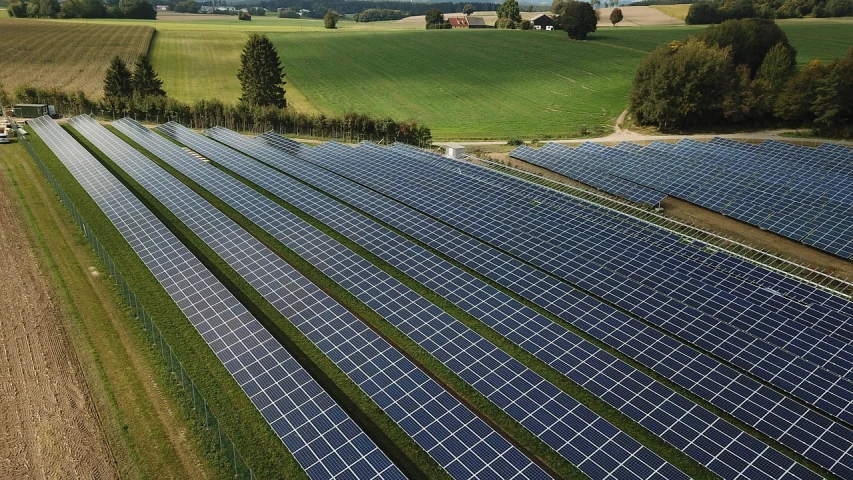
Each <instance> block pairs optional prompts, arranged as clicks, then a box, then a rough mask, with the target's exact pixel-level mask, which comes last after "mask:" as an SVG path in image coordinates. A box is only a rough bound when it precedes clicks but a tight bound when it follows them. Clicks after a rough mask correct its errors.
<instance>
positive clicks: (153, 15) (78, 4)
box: [6, 0, 157, 20]
mask: <svg viewBox="0 0 853 480" xmlns="http://www.w3.org/2000/svg"><path fill="white" fill-rule="evenodd" d="M6 12H7V13H8V14H9V16H10V17H16V18H134V19H141V20H156V19H157V11H156V10H155V9H154V6H153V5H152V4H151V3H150V2H148V1H147V0H107V2H106V3H105V2H103V1H101V0H66V1H65V2H63V3H62V4H61V5H60V3H59V2H58V1H57V0H29V1H26V0H17V1H15V2H12V3H10V4H9V5H8V6H7V8H6Z"/></svg>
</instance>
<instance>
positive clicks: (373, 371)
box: [70, 116, 547, 478]
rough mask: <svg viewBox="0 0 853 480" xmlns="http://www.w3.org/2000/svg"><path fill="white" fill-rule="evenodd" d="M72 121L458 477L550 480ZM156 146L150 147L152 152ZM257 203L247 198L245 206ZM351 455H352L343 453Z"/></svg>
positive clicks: (160, 180)
mask: <svg viewBox="0 0 853 480" xmlns="http://www.w3.org/2000/svg"><path fill="white" fill-rule="evenodd" d="M70 123H71V124H72V125H73V126H74V127H75V128H77V129H78V130H79V131H80V132H81V133H82V134H83V135H84V136H86V138H87V139H89V140H90V141H91V142H92V143H93V144H94V145H95V146H96V147H98V148H99V149H100V150H101V151H103V152H104V153H105V154H106V155H107V156H109V157H110V158H111V159H112V160H113V161H114V162H116V164H117V165H118V166H119V167H120V168H122V170H124V171H125V172H127V173H128V174H129V175H130V176H132V177H133V178H134V180H136V181H137V182H139V184H140V185H141V186H142V187H143V188H145V189H146V190H148V191H149V192H150V193H151V194H152V195H153V196H154V197H155V198H157V200H159V201H160V202H161V203H162V204H163V205H164V206H166V208H168V209H169V210H170V211H171V212H172V213H174V214H175V216H176V217H177V218H178V219H179V220H180V221H182V222H183V223H184V224H185V225H187V226H188V227H189V228H190V229H192V231H193V232H194V233H195V234H196V235H198V236H199V238H201V239H202V240H203V241H204V242H205V243H207V244H208V245H209V246H210V247H211V248H212V249H213V250H214V251H215V252H216V253H217V254H218V255H220V256H221V257H222V258H223V259H224V260H225V261H226V262H227V263H228V264H229V265H231V266H232V268H234V270H235V271H237V272H238V273H239V274H240V275H241V276H242V277H243V278H244V279H246V281H247V282H249V284H251V285H252V286H253V287H254V288H255V289H256V290H257V291H258V292H259V293H261V294H262V295H263V296H264V298H266V299H267V300H268V301H269V302H270V303H271V304H272V305H273V306H274V307H276V308H277V309H278V310H279V311H280V312H281V313H282V314H283V315H285V316H286V317H287V318H288V319H289V320H290V321H291V322H293V323H294V325H296V326H297V327H298V328H299V329H300V330H301V331H302V332H303V333H304V334H305V335H306V336H307V337H308V338H309V339H310V340H312V341H313V342H315V344H316V345H317V346H318V347H319V348H320V349H321V350H322V351H323V352H324V353H326V355H328V356H329V358H330V359H331V360H332V361H333V362H335V363H336V364H337V365H338V366H339V367H340V368H341V369H342V370H343V371H344V373H346V374H347V375H348V376H349V377H350V379H352V380H353V382H355V384H356V385H358V386H359V387H360V388H361V389H362V390H363V391H364V392H365V393H366V394H367V395H368V396H370V397H371V398H372V399H374V401H376V403H377V404H378V405H379V406H380V407H381V408H382V409H383V410H384V411H385V412H386V413H387V414H388V415H389V416H390V417H391V418H392V419H393V420H395V421H396V422H397V423H398V424H399V425H400V426H401V427H402V428H403V430H404V431H406V433H408V434H409V435H411V436H412V438H413V439H415V441H416V442H418V443H419V444H420V445H421V446H422V447H423V448H424V450H426V451H427V452H428V453H429V454H430V455H431V456H432V457H433V458H434V459H435V460H436V461H437V462H438V463H439V464H440V465H441V466H442V467H444V468H445V469H446V470H447V471H448V473H450V474H451V475H453V476H454V477H456V478H546V477H547V475H546V474H545V472H544V471H542V470H541V468H539V467H538V466H537V465H536V464H535V463H533V462H532V461H531V460H530V459H529V458H527V457H526V456H525V455H524V454H522V453H521V452H520V451H519V450H518V449H517V448H515V447H514V446H512V445H511V444H510V443H509V442H508V441H507V440H506V439H504V438H503V437H502V436H501V435H500V434H498V433H497V432H495V431H494V430H493V429H492V428H491V427H489V426H488V425H487V424H486V423H485V422H484V421H483V420H482V419H480V418H478V417H477V416H475V415H474V414H473V413H472V412H471V411H470V410H469V409H468V408H466V407H465V406H463V405H462V404H461V403H460V402H459V401H458V400H457V399H456V398H454V397H453V396H452V395H451V394H450V393H448V392H447V391H446V390H444V389H443V388H442V387H441V386H440V385H439V384H438V383H437V382H436V381H435V380H433V379H432V378H430V377H429V376H428V375H427V374H426V373H424V372H423V371H422V370H421V369H419V368H418V367H416V366H415V365H414V364H413V363H412V362H411V361H410V360H408V359H407V358H406V357H404V356H403V355H402V354H401V353H400V352H398V351H397V350H396V349H394V348H393V347H392V346H391V345H390V344H388V342H387V341H385V340H384V339H383V338H381V337H380V336H379V335H378V334H377V333H376V332H374V331H373V330H372V329H370V328H369V327H367V326H366V325H365V324H364V323H362V322H361V321H360V320H358V318H356V317H355V315H353V314H352V313H350V312H349V311H348V310H346V309H345V308H344V307H342V306H341V305H340V304H338V303H337V302H335V301H334V300H333V299H332V298H331V297H329V296H328V295H327V294H326V293H324V292H323V291H322V290H321V289H320V288H318V287H317V286H315V285H314V284H312V283H311V282H310V281H309V280H307V279H306V278H305V277H303V276H302V275H301V274H300V273H299V272H297V271H296V270H295V269H294V268H293V267H291V266H290V265H289V264H287V263H286V262H285V261H284V260H282V259H281V258H280V257H278V256H277V255H276V254H275V253H274V252H272V251H270V250H269V249H268V248H267V247H265V246H264V245H263V244H262V243H261V242H260V241H258V240H257V239H255V238H254V237H252V236H251V235H250V234H249V233H248V232H246V231H245V230H243V229H242V228H241V227H240V226H239V225H237V224H236V223H235V222H234V221H232V220H231V219H229V218H228V217H227V216H226V215H225V214H224V213H222V212H220V211H219V210H217V209H216V208H215V207H214V206H213V205H211V204H210V203H208V202H207V201H205V200H204V199H203V198H201V197H200V196H199V195H198V194H196V193H195V192H193V191H192V190H191V189H190V188H189V187H188V186H186V185H184V184H183V183H181V182H180V181H179V180H178V179H176V178H175V177H173V176H171V175H170V174H169V173H168V172H166V171H165V170H163V169H162V168H160V167H159V166H157V165H156V164H154V163H153V162H151V161H149V160H148V159H147V158H146V157H145V156H143V155H142V154H141V153H139V152H137V151H136V150H134V149H133V148H132V147H130V146H129V145H127V144H126V143H124V142H122V141H121V140H120V139H118V137H116V136H115V135H113V134H112V133H111V132H109V131H108V130H106V129H105V128H104V127H102V126H101V125H99V124H98V123H97V122H95V121H94V120H92V119H91V118H89V117H86V116H77V117H74V118H72V119H71V120H70ZM143 128H144V127H143ZM150 135H154V134H150ZM155 136H156V135H155ZM151 138H153V137H149V138H148V139H143V138H140V140H150V139H151ZM159 140H160V141H161V144H160V146H159V148H166V147H168V149H170V150H171V155H170V156H169V157H168V158H169V160H171V161H174V160H175V159H176V158H183V159H184V161H183V162H182V163H180V165H183V166H184V167H187V166H189V167H190V170H192V169H193V168H195V169H197V170H198V171H204V170H206V171H207V172H210V173H213V174H216V173H218V174H219V175H221V176H223V177H225V179H226V180H230V181H231V182H236V183H237V184H240V185H242V184H241V183H240V182H239V181H237V180H236V179H234V178H232V177H229V176H228V175H226V174H224V173H222V172H221V171H219V170H217V169H216V168H214V167H212V166H210V165H208V164H206V163H204V162H202V161H200V160H199V159H197V158H195V157H193V156H192V155H189V154H187V153H186V152H184V151H183V150H181V149H179V148H178V147H176V146H175V145H173V144H170V143H169V142H168V141H166V140H165V139H163V138H160V139H159ZM162 142H165V145H164V144H163V143H162ZM152 143H153V142H151V141H145V143H143V145H146V146H150V145H151V144H152ZM152 148H153V147H152ZM159 148H158V150H159ZM184 170H187V168H184ZM243 187H244V189H246V190H248V191H249V193H251V192H253V191H252V190H251V189H249V188H248V187H245V185H243ZM244 193H245V192H244ZM255 193H256V192H255ZM261 198H263V197H262V196H261ZM254 200H256V198H254V197H252V196H247V197H242V200H241V202H242V203H248V202H250V201H254ZM273 205H274V204H273ZM294 218H295V217H294ZM297 220H298V219H297ZM306 240H307V241H306V242H305V244H304V247H303V250H304V249H305V248H315V249H317V250H321V251H324V250H325V245H324V243H323V241H322V239H319V238H313V239H312V238H307V239H306ZM312 243H313V245H312ZM329 449H330V447H327V450H329ZM319 453H325V454H328V453H329V452H327V451H324V452H319ZM343 453H346V452H345V450H342V451H341V452H339V453H338V454H343Z"/></svg>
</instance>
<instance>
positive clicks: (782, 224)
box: [510, 139, 853, 258]
mask: <svg viewBox="0 0 853 480" xmlns="http://www.w3.org/2000/svg"><path fill="white" fill-rule="evenodd" d="M510 155H511V156H514V157H515V158H518V159H520V160H524V161H526V162H528V163H532V164H534V165H538V166H541V167H544V168H548V169H551V170H553V171H555V172H558V173H562V174H565V175H568V176H570V177H572V178H576V179H578V180H580V181H584V180H583V178H582V177H583V176H584V174H586V172H590V171H594V172H596V175H598V176H603V175H612V176H614V177H618V178H623V179H626V180H628V181H632V182H636V183H637V184H640V185H645V186H647V187H650V188H654V189H656V190H660V191H662V192H666V193H668V194H671V195H674V196H677V197H680V198H682V199H685V200H687V201H690V202H693V203H696V204H698V205H701V206H703V207H706V208H710V209H712V210H715V211H718V212H721V213H724V214H726V215H729V216H732V217H734V218H737V219H739V220H742V221H745V222H748V223H751V224H754V225H758V226H761V227H762V228H766V229H769V230H772V231H774V232H776V233H778V234H780V235H784V236H787V237H789V238H792V239H794V240H798V241H803V242H804V243H807V244H809V245H813V246H815V247H817V248H820V249H823V250H826V251H828V252H831V253H834V254H836V255H839V256H841V257H844V258H850V257H851V256H852V255H853V225H851V222H850V221H849V218H850V215H845V214H844V211H845V209H847V208H849V207H851V206H853V175H851V174H850V167H849V164H850V161H849V158H850V156H849V149H844V148H843V147H837V146H827V147H823V148H818V149H814V148H806V147H798V146H793V145H787V144H784V143H781V142H773V141H768V142H764V143H762V144H761V145H760V146H757V147H756V146H746V147H742V146H740V145H739V144H737V142H732V141H730V140H723V139H714V140H712V141H711V142H708V143H702V142H696V141H693V140H689V139H688V140H682V141H679V142H678V143H677V144H675V145H668V144H663V143H661V142H654V143H652V144H651V145H648V146H646V147H644V148H641V149H637V148H636V147H626V146H625V145H619V146H617V147H614V148H610V147H604V146H601V145H595V144H590V143H587V144H583V145H581V146H580V147H578V148H575V149H568V148H566V147H562V146H559V145H557V144H550V143H549V144H546V146H544V147H542V148H541V149H539V150H533V149H530V148H528V147H520V148H519V149H516V150H515V151H513V152H511V153H510ZM605 189H606V188H605ZM821 215H824V217H823V221H817V219H818V218H820V217H821Z"/></svg>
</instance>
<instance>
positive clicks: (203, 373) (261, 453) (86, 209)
mask: <svg viewBox="0 0 853 480" xmlns="http://www.w3.org/2000/svg"><path fill="white" fill-rule="evenodd" d="M30 143H31V144H32V146H33V147H34V149H35V150H36V152H37V153H38V155H39V156H40V157H41V158H42V161H44V162H45V164H46V165H47V166H48V168H49V169H50V170H51V172H52V173H53V175H54V177H55V178H56V180H57V182H58V183H59V184H60V185H61V186H62V188H63V190H64V191H65V193H66V194H67V195H68V196H69V198H71V200H72V202H73V203H74V205H75V206H76V208H77V209H78V211H79V212H80V214H81V215H82V216H83V217H84V218H85V219H86V222H87V223H88V224H89V227H90V228H92V230H93V231H94V232H95V233H96V235H97V236H98V238H99V240H100V241H101V243H102V244H103V245H104V246H105V247H106V248H107V249H108V250H109V254H110V257H111V258H112V260H113V262H114V263H115V264H116V266H117V267H118V269H119V271H121V272H122V274H123V276H124V277H125V278H126V279H127V280H128V283H129V284H130V286H131V288H132V289H133V291H134V292H135V293H136V295H137V296H138V297H139V299H140V301H141V302H142V303H143V304H144V305H145V307H146V309H147V310H148V312H149V313H150V314H151V316H152V317H153V318H154V319H155V321H156V322H157V326H158V328H159V329H160V331H161V332H162V334H163V337H164V339H165V340H166V341H167V342H168V343H169V344H170V345H171V346H172V348H173V350H174V353H175V356H176V357H177V358H179V359H181V361H182V362H183V366H184V369H185V370H186V371H187V373H188V374H189V376H190V377H191V378H192V379H193V380H194V383H195V386H196V388H197V389H198V390H199V391H200V392H201V394H202V395H203V396H204V398H205V399H206V400H207V402H208V404H209V405H210V411H211V412H212V413H213V414H214V415H216V417H217V418H218V419H219V421H220V423H221V425H222V428H223V430H224V431H225V432H227V433H228V435H229V436H230V437H231V439H232V440H233V441H234V443H235V444H237V445H238V448H239V449H240V453H241V454H242V455H243V457H244V458H245V460H246V463H247V464H248V465H249V467H250V468H252V470H253V472H254V474H255V476H256V477H258V478H277V477H280V476H282V475H294V476H299V475H300V474H301V472H302V470H301V469H300V468H299V466H298V465H297V464H296V462H295V460H293V458H292V457H291V456H290V454H289V453H288V452H287V450H286V448H285V447H284V445H283V444H282V443H281V441H280V440H279V439H278V438H277V437H276V436H275V435H274V433H273V432H272V430H271V429H270V428H269V427H268V426H267V424H266V421H264V419H263V417H261V415H260V413H259V412H258V411H257V409H255V407H254V405H252V404H251V402H250V401H249V399H248V397H246V395H245V394H244V393H243V392H242V390H240V388H239V387H238V385H237V384H236V382H235V381H234V380H233V378H231V376H230V375H229V374H228V372H227V371H226V370H225V368H224V367H223V366H222V364H221V362H219V359H217V358H216V356H215V355H214V354H213V352H212V351H211V350H210V349H209V348H208V346H207V344H206V343H205V342H204V340H203V339H202V338H201V336H199V335H198V333H197V332H196V331H195V329H194V328H193V327H192V325H191V324H190V323H189V322H188V321H187V320H186V317H184V315H183V314H182V313H181V311H180V310H179V309H178V307H177V305H175V304H174V302H173V301H172V300H171V298H170V297H169V296H168V294H167V293H166V291H165V290H163V288H162V287H161V286H160V284H159V283H158V282H157V280H156V279H155V278H154V276H153V275H152V274H151V272H150V271H149V270H148V269H147V268H146V267H145V265H144V264H143V263H142V261H141V260H140V259H139V257H138V256H137V255H136V254H135V253H134V252H133V250H132V249H131V248H130V246H129V245H128V244H127V242H126V241H125V240H124V238H123V237H122V236H121V234H120V233H119V232H118V230H117V229H116V228H115V227H114V226H113V225H112V223H111V222H110V221H109V219H107V217H106V216H105V215H104V214H103V212H101V210H100V209H99V208H98V206H97V205H96V204H95V203H94V201H93V200H92V199H91V198H90V197H89V196H88V194H87V193H86V192H85V190H84V189H83V188H82V187H81V186H80V184H79V183H77V182H76V180H75V179H74V177H73V176H72V175H71V174H70V173H69V172H68V170H67V169H66V168H65V166H64V165H63V164H62V163H61V162H60V161H59V160H58V159H57V158H56V156H55V155H54V154H53V153H52V152H51V151H50V149H49V148H48V147H47V146H46V145H45V144H44V142H42V141H41V140H40V139H39V138H38V136H37V135H35V134H32V135H31V141H30ZM163 461H170V459H168V458H164V459H163ZM303 475H304V474H303Z"/></svg>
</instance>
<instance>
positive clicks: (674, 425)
mask: <svg viewBox="0 0 853 480" xmlns="http://www.w3.org/2000/svg"><path fill="white" fill-rule="evenodd" d="M207 134H208V135H209V136H210V137H211V138H214V139H217V140H219V141H221V142H223V143H225V144H226V145H229V146H231V147H233V148H236V149H237V150H240V151H242V152H243V153H246V154H248V155H252V156H253V157H254V158H257V159H259V160H261V161H264V162H268V163H275V164H279V163H281V162H278V161H277V160H284V159H283V158H282V155H281V153H280V152H279V151H278V150H275V149H272V148H271V147H267V146H264V145H260V144H258V143H256V142H251V141H249V140H248V139H246V138H245V137H242V136H240V135H238V134H236V133H234V132H232V131H230V130H226V129H223V128H215V129H212V130H208V132H207ZM313 151H314V150H312V151H309V152H308V153H307V154H308V155H311V153H313ZM341 155H345V153H342V154H341ZM342 160H347V157H343V158H342ZM294 161H295V160H294ZM224 166H226V167H227V168H229V169H232V170H233V171H234V172H235V173H237V174H239V175H240V176H242V177H244V178H246V179H248V180H250V181H252V182H254V183H256V184H258V185H259V186H261V187H264V188H265V189H266V190H268V191H270V192H272V193H274V194H276V195H278V196H279V197H281V198H282V199H284V200H286V201H287V202H289V203H291V204H293V205H294V206H296V207H297V208H300V209H301V210H303V211H304V212H306V213H308V214H310V215H312V216H314V217H315V218H317V219H319V220H320V221H323V222H324V223H326V224H327V225H329V226H331V227H333V228H335V229H336V230H338V231H339V232H340V233H342V234H344V235H347V236H349V237H350V238H351V239H353V240H354V241H356V242H357V243H359V244H360V245H361V246H364V247H365V248H367V249H368V250H371V251H373V252H374V253H375V254H377V255H378V256H380V257H382V258H383V259H385V260H386V261H388V262H389V263H391V264H392V265H394V266H395V267H397V268H399V269H400V270H401V271H403V272H404V273H407V274H408V275H409V276H411V277H412V278H414V279H415V280H418V281H420V282H421V283H423V284H424V285H426V286H428V287H430V288H431V289H433V290H434V291H436V292H438V293H440V294H441V295H442V296H444V297H445V298H447V299H448V300H450V301H452V302H454V303H456V304H457V305H458V306H460V307H461V308H463V309H464V310H466V311H468V312H469V313H471V314H472V315H475V316H477V318H479V319H480V320H481V321H483V322H484V323H486V324H487V325H489V326H490V327H492V328H494V329H496V330H497V331H498V332H500V333H501V334H503V335H505V336H506V337H508V338H509V339H511V340H512V341H514V342H515V343H517V344H518V345H520V346H522V347H523V348H525V349H527V350H528V351H529V352H530V353H532V354H534V355H536V356H537V357H539V358H540V359H541V360H543V361H544V362H546V363H548V364H549V365H551V366H552V367H553V368H555V369H556V370H557V371H559V372H560V373H562V374H564V375H566V376H567V377H568V378H570V379H572V380H574V381H575V382H577V383H578V384H580V385H582V386H584V387H586V388H587V389H588V390H590V391H591V392H593V393H595V394H597V395H600V396H601V398H603V399H604V400H605V401H607V402H608V403H610V404H611V405H613V406H614V407H616V408H618V409H619V410H620V411H622V412H623V413H625V414H626V415H627V416H629V417H631V418H633V419H634V420H636V421H638V422H639V423H640V424H642V425H644V426H646V427H647V428H649V429H650V430H651V431H652V432H654V433H656V434H658V435H660V436H661V437H662V438H664V439H665V440H667V441H670V443H672V444H673V445H675V446H676V447H678V448H679V449H682V450H683V451H685V452H687V453H688V454H689V455H690V454H692V455H693V456H694V458H695V459H696V460H697V461H698V462H700V463H703V464H705V465H707V466H708V467H709V468H710V469H711V470H712V471H714V472H715V473H717V474H719V475H720V476H721V477H724V478H728V477H732V476H737V475H742V476H744V477H750V478H751V477H765V476H769V477H771V478H776V477H778V476H779V475H783V474H784V472H786V471H789V468H790V466H791V465H792V463H793V462H792V461H791V460H790V459H786V458H785V457H784V456H783V455H781V454H780V453H778V452H776V451H774V450H772V449H769V448H768V447H767V445H765V444H763V443H762V442H759V441H757V440H756V439H754V438H752V437H750V436H748V435H746V434H745V433H744V432H742V431H741V430H739V429H737V428H736V427H734V426H732V425H731V424H728V423H727V422H725V421H722V420H721V419H719V418H718V417H716V416H715V415H713V414H712V413H710V412H708V411H707V410H704V409H702V408H699V407H697V406H696V405H695V404H694V403H693V402H691V401H689V400H687V399H686V398H684V397H682V396H680V395H677V394H675V392H673V391H672V390H670V389H668V388H666V387H664V386H663V385H661V384H659V383H657V382H655V381H654V380H653V379H652V378H650V377H648V376H646V375H644V374H642V373H640V372H638V371H636V370H635V369H633V368H631V367H630V366H628V365H627V364H625V363H623V362H621V361H619V360H617V359H616V358H615V357H613V356H611V355H610V354H607V353H606V352H603V351H602V350H600V349H598V348H597V347H595V346H594V345H592V344H590V343H588V342H585V341H584V340H582V339H581V338H579V337H577V336H576V335H574V334H572V333H570V332H569V331H567V330H566V329H564V328H562V327H560V326H558V325H557V324H555V323H553V322H551V321H550V320H548V319H547V318H545V317H543V316H541V315H538V314H537V313H536V312H535V311H533V310H531V309H529V308H526V307H524V306H523V305H522V304H520V303H519V302H517V301H515V300H513V299H512V298H511V297H509V296H508V295H506V294H503V293H501V292H500V291H499V290H497V289H495V288H493V287H491V286H489V285H487V284H485V283H484V282H482V281H480V280H477V279H476V278H475V277H473V276H471V275H470V274H468V273H466V272H464V271H462V270H460V269H458V268H456V267H453V266H452V265H450V264H448V263H447V262H445V261H444V260H442V259H441V258H439V257H437V256H435V255H434V254H432V253H430V252H429V251H427V250H425V249H423V248H421V247H419V246H417V245H415V244H413V243H412V242H410V241H408V240H405V239H404V238H402V237H400V236H399V235H397V234H395V233H393V232H391V231H390V230H388V229H386V228H385V227H382V226H381V225H379V224H377V223H375V222H373V221H372V220H369V219H368V218H367V217H364V216H363V215H361V214H358V213H357V212H355V211H353V210H351V209H349V208H347V207H345V206H343V205H341V204H340V203H338V202H336V201H334V200H332V199H331V198H329V197H327V196H326V195H324V194H322V193H320V192H318V191H317V190H314V189H312V188H309V187H306V186H305V185H303V184H301V183H300V182H298V181H295V180H293V179H290V178H289V177H286V176H283V175H281V174H278V173H277V172H274V171H272V170H271V169H268V168H266V167H263V166H261V165H253V164H251V163H249V162H232V163H228V164H225V165H224ZM290 170H293V169H290V168H289V169H288V171H290ZM329 176H331V174H329ZM299 177H300V178H301V179H302V180H303V181H310V179H306V178H305V176H304V175H300V176H299ZM311 183H313V184H314V185H316V186H317V187H319V188H321V189H325V186H324V185H323V184H317V183H316V182H311ZM851 438H853V435H851ZM837 440H840V441H841V443H842V444H844V443H845V441H844V440H842V439H837ZM847 443H850V442H847ZM850 445H851V446H853V443H850ZM747 452H749V453H747ZM726 456H728V458H730V459H731V458H738V457H739V458H741V459H744V458H756V459H758V463H759V464H761V465H762V467H760V468H756V469H752V467H743V468H742V469H741V468H738V467H737V463H732V462H731V461H730V462H722V461H720V458H722V457H726ZM851 460H853V459H851ZM851 465H853V463H851ZM741 466H743V465H741ZM795 470H796V468H795ZM841 470H844V469H843V468H842V469H841ZM791 473H792V474H793V473H794V472H793V471H792V472H791ZM850 473H853V470H850ZM802 474H805V472H797V473H796V474H795V475H802Z"/></svg>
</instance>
